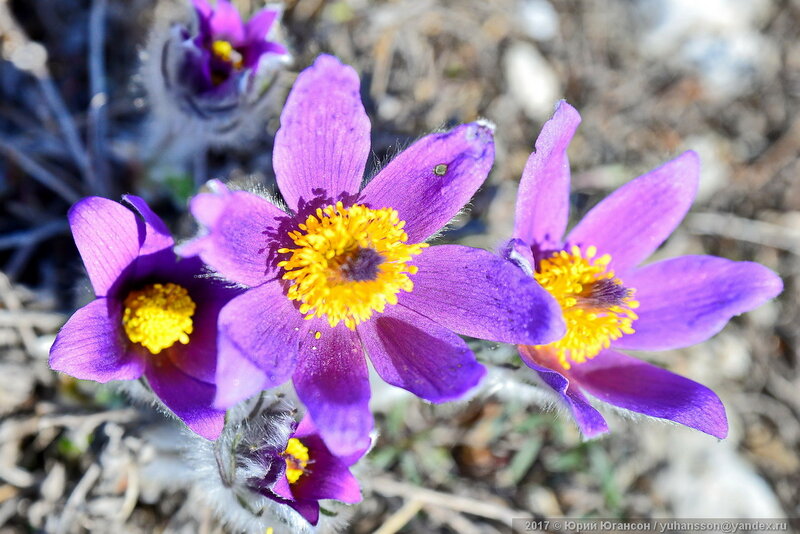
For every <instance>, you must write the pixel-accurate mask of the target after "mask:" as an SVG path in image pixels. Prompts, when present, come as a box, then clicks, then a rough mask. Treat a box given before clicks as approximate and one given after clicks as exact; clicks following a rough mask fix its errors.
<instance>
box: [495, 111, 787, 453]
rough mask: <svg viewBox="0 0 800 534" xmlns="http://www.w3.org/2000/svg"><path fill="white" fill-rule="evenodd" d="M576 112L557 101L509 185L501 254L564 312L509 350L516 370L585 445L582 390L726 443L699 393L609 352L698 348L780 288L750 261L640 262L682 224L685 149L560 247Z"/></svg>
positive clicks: (606, 204) (694, 167) (589, 424)
mask: <svg viewBox="0 0 800 534" xmlns="http://www.w3.org/2000/svg"><path fill="white" fill-rule="evenodd" d="M579 123H580V115H579V114H578V112H577V111H576V110H575V109H574V108H572V107H571V106H570V105H569V104H567V103H566V102H563V101H562V102H561V103H560V104H559V105H558V107H557V109H556V111H555V114H554V116H553V118H552V119H551V120H550V121H548V122H547V123H546V124H545V125H544V127H543V129H542V132H541V134H540V135H539V138H538V139H537V141H536V151H535V152H534V153H533V154H531V157H530V159H529V160H528V163H527V165H526V166H525V170H524V172H523V175H522V180H521V182H520V187H519V195H518V198H517V209H516V222H515V227H514V236H513V239H512V240H511V241H510V242H509V243H508V245H507V247H506V249H505V254H506V256H507V257H508V258H509V259H511V260H512V261H513V262H515V263H517V264H518V265H520V266H521V267H522V268H523V269H525V270H527V271H528V272H530V273H531V274H532V276H533V277H534V278H535V279H536V280H537V281H539V283H541V284H542V286H543V287H544V288H545V289H547V290H548V291H549V292H550V293H551V294H552V295H553V296H554V297H555V298H556V300H558V302H559V304H560V305H561V307H562V310H563V313H564V318H565V321H566V325H567V333H566V335H565V336H564V337H563V338H562V339H561V340H559V341H556V342H554V343H549V344H540V345H530V344H523V345H520V346H519V352H520V356H521V357H522V359H523V361H524V362H525V363H526V364H527V365H528V366H530V367H531V368H532V369H534V370H536V371H537V372H538V374H539V376H540V377H541V378H542V380H543V381H544V382H545V383H546V384H547V385H549V386H550V387H552V388H553V389H554V390H555V391H556V392H558V393H559V394H560V396H561V398H562V399H563V401H564V402H565V403H566V405H567V406H568V407H569V409H570V410H571V412H572V415H573V416H574V418H575V420H576V422H577V424H578V426H579V427H580V429H581V431H582V432H583V434H584V435H585V436H586V437H594V436H597V435H599V434H602V433H605V432H607V431H608V426H607V424H606V421H605V419H604V418H603V416H602V415H601V414H600V413H599V412H598V411H597V410H596V409H595V408H594V407H592V405H591V404H590V403H589V401H588V400H587V397H586V396H585V395H584V393H589V394H590V395H592V396H594V397H596V398H598V399H599V400H602V401H603V402H606V403H609V404H612V405H614V406H617V407H619V408H623V409H626V410H630V411H633V412H638V413H641V414H644V415H648V416H651V417H658V418H663V419H669V420H672V421H675V422H677V423H681V424H684V425H686V426H689V427H692V428H695V429H698V430H701V431H702V432H705V433H707V434H711V435H712V436H716V437H718V438H724V437H725V436H726V435H727V433H728V423H727V418H726V415H725V408H724V407H723V405H722V403H721V402H720V400H719V398H718V397H717V395H716V394H714V392H712V391H711V390H710V389H708V388H706V387H705V386H703V385H701V384H698V383H696V382H693V381H691V380H689V379H686V378H683V377H681V376H678V375H676V374H673V373H671V372H669V371H666V370H664V369H661V368H659V367H656V366H654V365H651V364H649V363H646V362H643V361H641V360H638V359H635V358H632V357H630V356H627V355H625V354H624V353H622V352H619V351H618V350H617V349H628V350H669V349H677V348H681V347H686V346H689V345H693V344H696V343H700V342H702V341H705V340H706V339H708V338H710V337H711V336H713V335H714V334H716V333H717V332H719V331H720V330H721V329H722V328H723V327H724V326H725V324H726V323H727V322H728V320H729V319H730V318H731V317H733V316H735V315H737V314H740V313H743V312H746V311H748V310H751V309H753V308H755V307H757V306H759V305H761V304H763V303H764V302H766V301H767V300H768V299H771V298H773V297H775V296H777V295H778V294H779V293H780V292H781V290H782V287H783V284H782V282H781V280H780V278H778V276H777V275H776V274H774V273H773V272H772V271H770V270H769V269H767V268H766V267H763V266H762V265H759V264H757V263H752V262H735V261H730V260H726V259H723V258H718V257H714V256H681V257H678V258H672V259H668V260H662V261H658V262H656V263H652V264H649V265H646V266H643V267H638V265H639V264H640V263H641V262H642V261H643V260H645V259H646V258H647V257H648V256H650V254H652V253H653V252H654V251H655V250H656V249H657V248H658V247H659V245H661V243H662V242H663V241H664V240H665V239H666V238H667V237H668V236H669V235H670V234H671V233H672V231H673V230H674V229H675V227H676V226H677V225H678V223H679V222H680V221H681V219H683V217H684V216H685V215H686V212H687V211H688V210H689V207H690V206H691V203H692V201H693V200H694V197H695V194H696V192H697V185H698V181H699V174H700V162H699V160H698V158H697V155H696V154H695V153H694V152H686V153H684V154H682V155H681V156H679V157H677V158H676V159H674V160H672V161H670V162H668V163H666V164H664V165H662V166H661V167H659V168H657V169H655V170H653V171H651V172H649V173H647V174H645V175H643V176H640V177H639V178H637V179H635V180H633V181H631V182H630V183H628V184H626V185H625V186H623V187H621V188H620V189H618V190H617V191H615V192H614V193H613V194H611V195H610V196H609V197H607V198H606V199H604V200H603V201H602V202H600V204H598V205H597V206H596V207H594V208H593V209H592V210H591V211H589V213H587V214H586V216H585V217H584V218H583V219H582V220H581V221H580V222H579V223H578V224H577V226H576V227H575V228H574V229H573V230H572V231H571V232H570V233H569V234H568V235H567V236H566V237H565V238H564V237H562V236H563V234H564V231H565V230H566V227H567V220H568V214H569V189H570V171H569V162H568V159H567V154H566V150H567V146H568V145H569V142H570V140H571V139H572V136H573V134H574V133H575V130H576V128H577V127H578V124H579Z"/></svg>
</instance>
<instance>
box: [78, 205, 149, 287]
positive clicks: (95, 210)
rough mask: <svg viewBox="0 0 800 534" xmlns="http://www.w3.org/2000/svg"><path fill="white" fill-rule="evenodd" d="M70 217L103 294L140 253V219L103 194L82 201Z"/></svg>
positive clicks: (85, 260)
mask: <svg viewBox="0 0 800 534" xmlns="http://www.w3.org/2000/svg"><path fill="white" fill-rule="evenodd" d="M67 217H68V218H69V225H70V228H71V229H72V235H73V237H74V238H75V245H77V247H78V251H79V252H80V253H81V258H83V264H84V265H85V266H86V271H87V272H88V273H89V279H90V280H91V281H92V287H93V288H94V292H95V295H97V296H98V297H103V296H105V295H106V294H108V292H109V291H110V290H111V289H112V287H113V286H114V285H115V284H116V283H117V282H118V280H119V278H120V277H121V276H122V273H123V271H125V270H126V269H127V268H128V267H129V266H130V265H131V264H132V263H133V261H134V260H135V259H136V258H137V257H138V256H139V246H140V245H141V243H142V241H143V240H144V235H143V232H141V230H142V228H140V222H139V221H138V220H137V218H136V214H134V213H133V212H132V211H131V210H129V209H128V208H126V207H125V206H123V205H122V204H119V203H117V202H114V201H113V200H108V199H106V198H100V197H88V198H84V199H83V200H81V201H79V202H78V203H77V204H75V205H74V206H72V208H71V209H70V210H69V214H68V215H67Z"/></svg>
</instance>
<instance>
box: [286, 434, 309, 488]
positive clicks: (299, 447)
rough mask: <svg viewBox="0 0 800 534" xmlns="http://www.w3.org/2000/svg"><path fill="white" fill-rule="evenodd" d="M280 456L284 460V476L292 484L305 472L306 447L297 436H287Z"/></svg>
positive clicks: (307, 459)
mask: <svg viewBox="0 0 800 534" xmlns="http://www.w3.org/2000/svg"><path fill="white" fill-rule="evenodd" d="M282 456H283V458H284V460H286V478H287V479H288V480H289V484H294V483H295V482H297V480H298V479H299V478H300V477H301V476H303V475H304V474H305V472H306V468H307V467H308V462H309V456H308V447H306V446H305V445H303V443H302V442H301V441H300V440H299V439H297V438H289V442H288V443H287V444H286V450H284V451H283V454H282Z"/></svg>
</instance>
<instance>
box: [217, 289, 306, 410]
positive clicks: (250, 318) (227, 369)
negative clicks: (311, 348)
mask: <svg viewBox="0 0 800 534" xmlns="http://www.w3.org/2000/svg"><path fill="white" fill-rule="evenodd" d="M306 328H307V325H306V324H304V321H303V317H302V315H300V313H299V312H298V311H297V310H296V309H295V307H294V305H293V303H292V301H290V300H289V299H288V298H286V296H285V295H284V294H283V288H282V286H281V284H280V282H269V283H267V284H264V285H262V286H259V287H256V288H253V289H250V290H248V291H246V292H245V293H244V294H242V295H240V296H238V297H236V298H235V299H233V300H231V301H230V302H229V303H228V304H226V305H225V307H224V308H222V311H221V312H220V314H219V337H220V341H219V356H218V358H219V360H218V364H217V380H216V383H217V384H218V397H217V400H216V405H217V406H220V407H229V406H231V405H233V404H235V403H236V402H238V401H240V400H243V399H246V398H247V397H249V396H251V395H252V394H253V393H256V392H258V391H260V390H261V389H267V388H270V387H275V386H278V385H280V384H282V383H283V382H285V381H287V380H288V379H289V377H290V376H291V375H292V372H293V371H294V369H295V362H296V361H297V352H298V344H299V342H300V341H299V340H300V339H301V337H302V335H303V334H304V333H305V331H306Z"/></svg>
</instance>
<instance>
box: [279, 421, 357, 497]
mask: <svg viewBox="0 0 800 534" xmlns="http://www.w3.org/2000/svg"><path fill="white" fill-rule="evenodd" d="M295 437H297V434H295ZM301 442H302V443H303V445H304V446H306V447H308V452H309V458H310V459H311V461H312V462H313V464H311V466H310V469H309V471H308V472H307V473H306V474H305V475H303V476H301V477H300V478H299V479H298V480H297V482H295V483H294V484H292V494H293V495H294V497H295V498H296V499H297V500H315V501H317V500H320V499H336V500H337V501H342V502H346V503H350V504H354V503H357V502H361V488H360V487H359V484H358V480H357V479H356V477H354V476H353V475H352V473H350V470H349V469H348V468H347V465H345V464H344V462H342V460H341V459H340V458H339V457H337V456H336V455H334V454H331V452H330V451H329V450H328V447H327V446H326V445H325V442H324V441H322V438H321V437H320V436H319V435H312V436H308V437H305V438H303V439H302V440H301Z"/></svg>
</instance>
